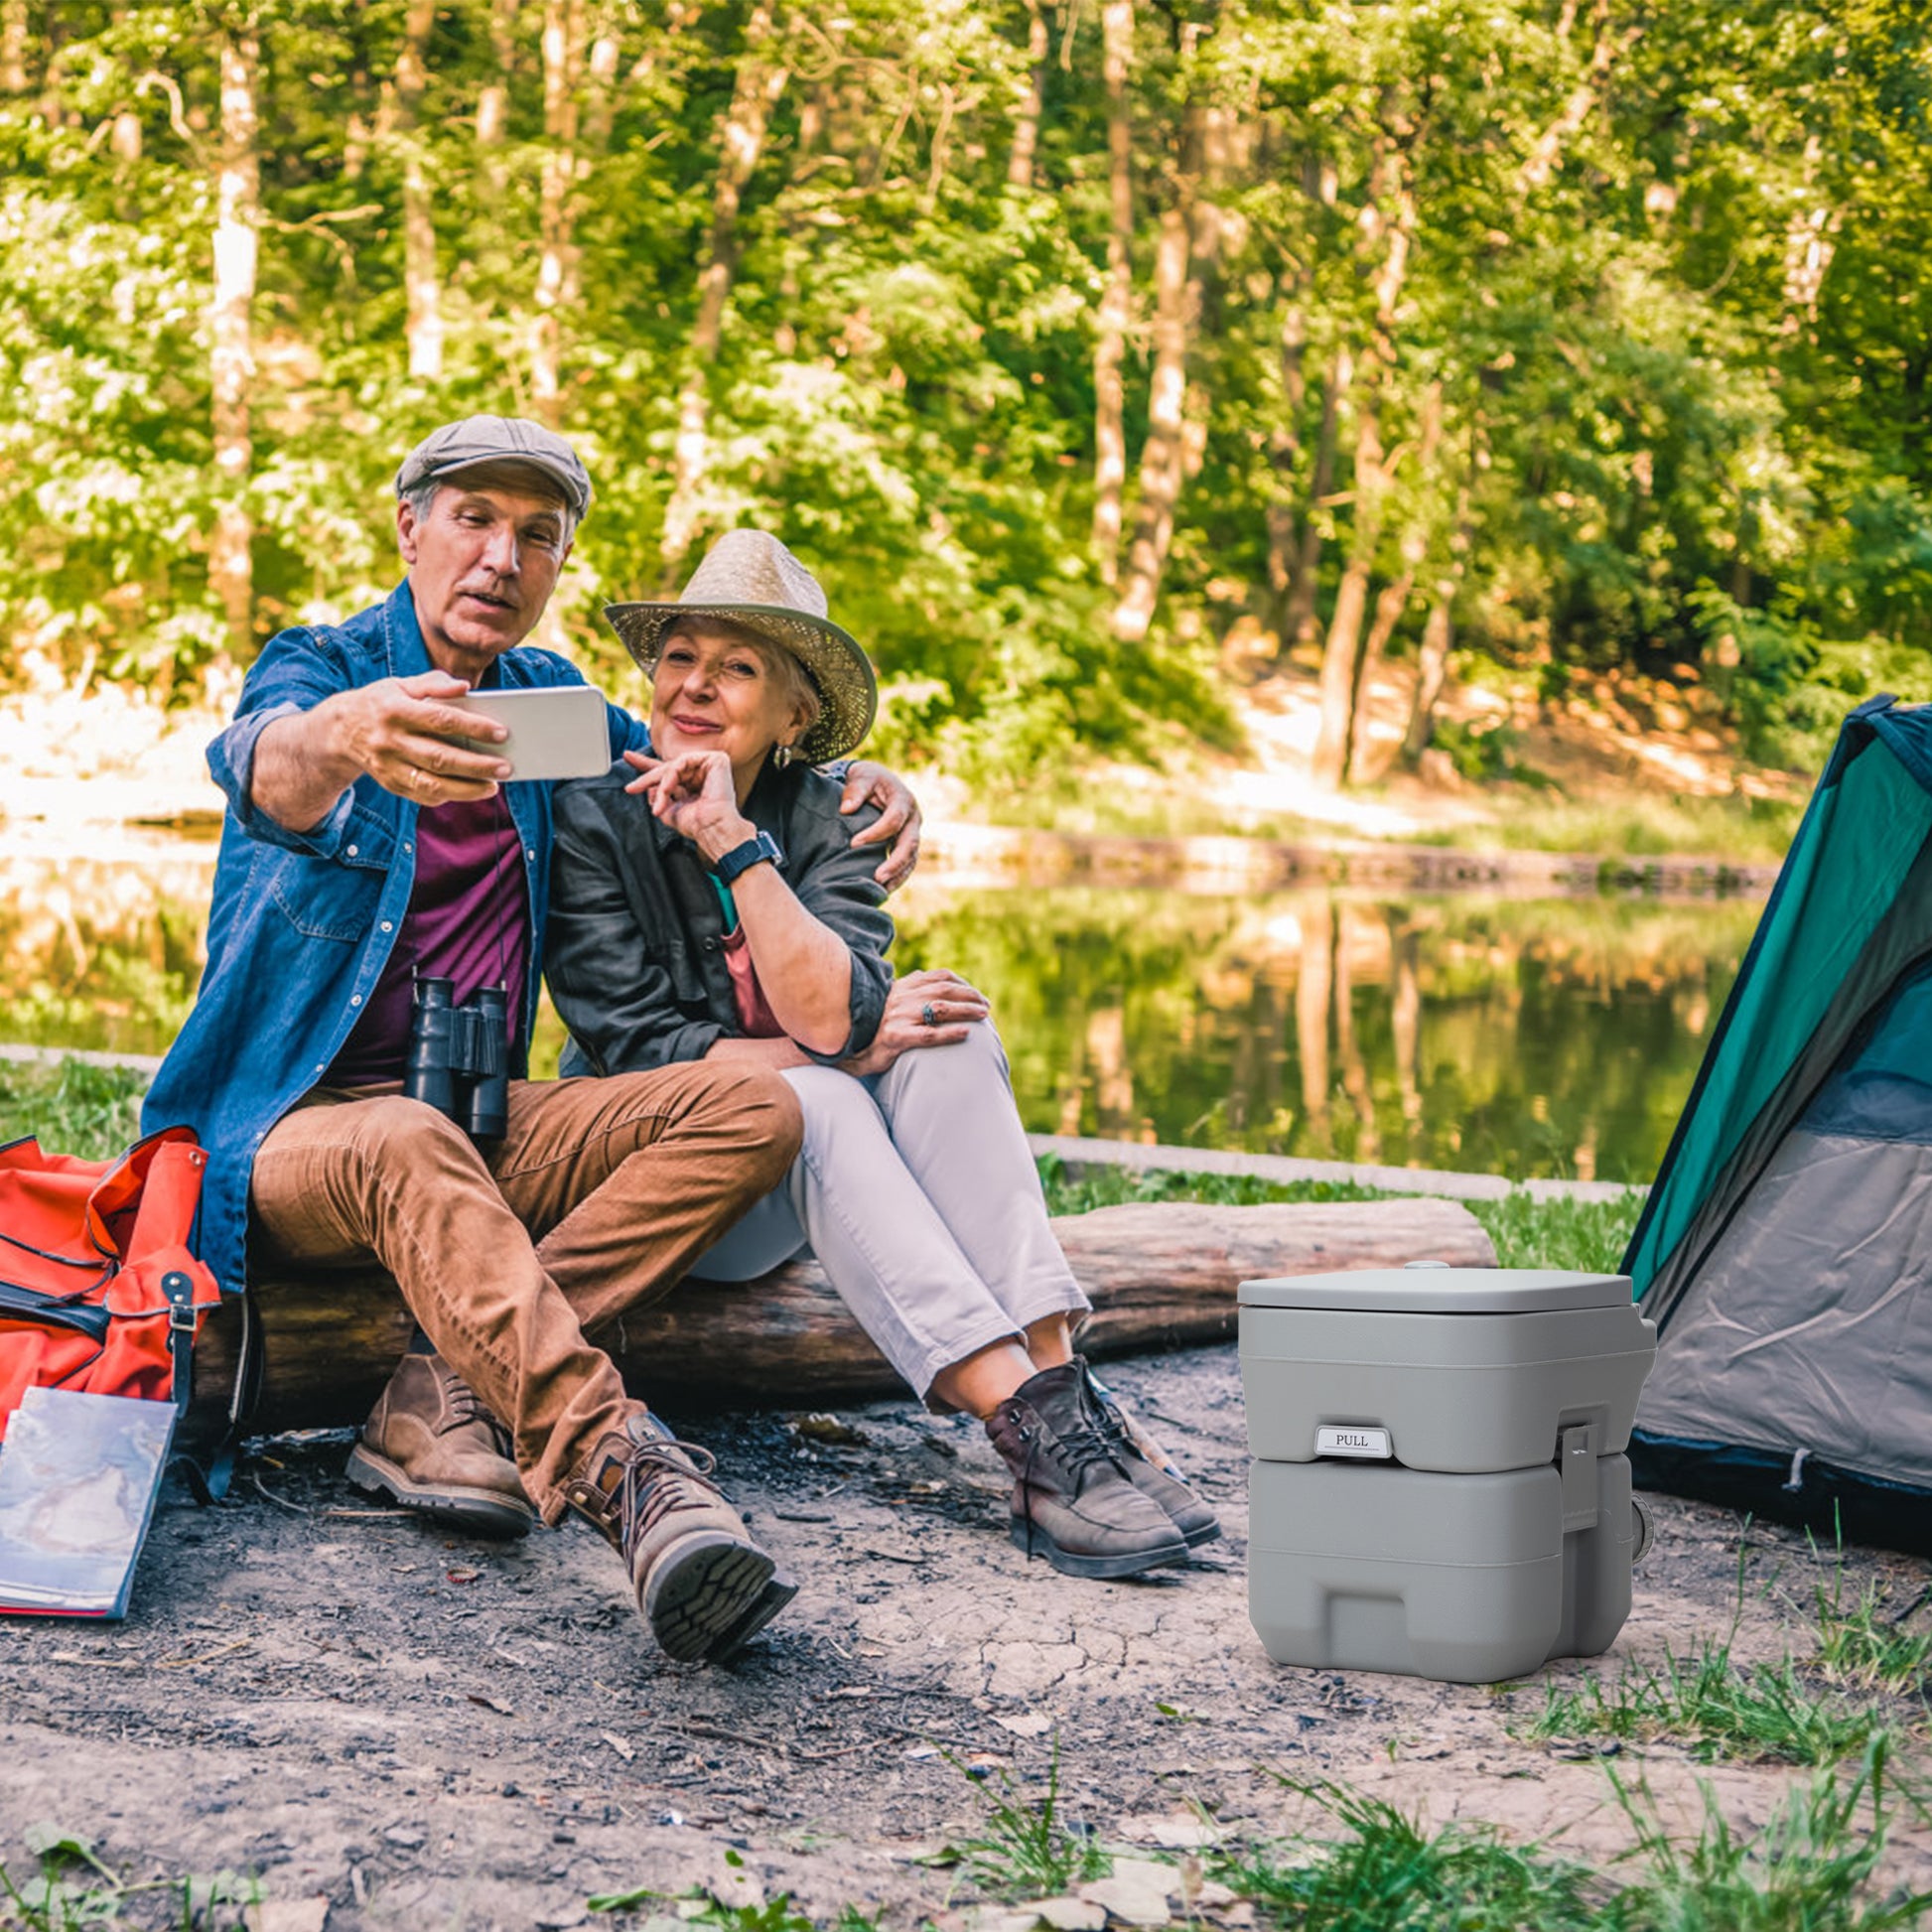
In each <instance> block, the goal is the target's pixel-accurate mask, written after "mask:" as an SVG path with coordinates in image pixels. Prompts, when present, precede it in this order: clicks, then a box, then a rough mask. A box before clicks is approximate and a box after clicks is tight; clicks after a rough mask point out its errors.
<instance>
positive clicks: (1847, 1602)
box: [1812, 1560, 1932, 1698]
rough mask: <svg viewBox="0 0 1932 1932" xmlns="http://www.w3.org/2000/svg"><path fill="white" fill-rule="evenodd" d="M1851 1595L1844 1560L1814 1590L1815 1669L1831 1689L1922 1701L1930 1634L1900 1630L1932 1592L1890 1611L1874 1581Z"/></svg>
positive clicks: (1930, 1654)
mask: <svg viewBox="0 0 1932 1932" xmlns="http://www.w3.org/2000/svg"><path fill="white" fill-rule="evenodd" d="M1847 1592H1848V1587H1847V1584H1846V1580H1845V1566H1844V1563H1843V1561H1842V1560H1841V1561H1840V1563H1839V1564H1838V1565H1836V1566H1835V1567H1834V1569H1833V1571H1832V1577H1831V1581H1830V1582H1829V1583H1821V1584H1818V1585H1816V1586H1814V1588H1813V1603H1812V1610H1813V1615H1814V1616H1815V1618H1816V1619H1817V1623H1818V1649H1817V1652H1816V1655H1815V1656H1814V1657H1813V1659H1812V1667H1813V1668H1814V1669H1815V1670H1817V1671H1818V1672H1819V1673H1820V1674H1821V1675H1822V1676H1824V1677H1826V1678H1828V1679H1830V1680H1831V1681H1832V1682H1833V1683H1837V1684H1851V1685H1857V1686H1859V1687H1861V1688H1863V1689H1866V1690H1878V1691H1889V1692H1892V1693H1894V1694H1904V1695H1910V1696H1915V1697H1920V1698H1923V1697H1924V1695H1925V1690H1926V1672H1927V1664H1928V1661H1932V1632H1928V1631H1924V1630H1907V1629H1905V1628H1903V1627H1902V1626H1903V1625H1904V1624H1905V1622H1906V1620H1907V1619H1908V1618H1910V1617H1911V1616H1913V1615H1914V1614H1915V1613H1916V1612H1917V1611H1918V1610H1919V1609H1921V1608H1922V1607H1923V1606H1924V1604H1925V1601H1926V1598H1927V1595H1928V1591H1926V1590H1923V1589H1922V1590H1920V1591H1919V1592H1918V1594H1917V1595H1916V1596H1914V1597H1913V1598H1912V1599H1911V1600H1910V1601H1909V1602H1907V1603H1906V1604H1905V1605H1904V1607H1903V1608H1902V1609H1894V1608H1893V1607H1892V1604H1891V1599H1890V1595H1889V1592H1888V1591H1887V1590H1886V1589H1885V1588H1884V1587H1883V1586H1882V1585H1880V1584H1878V1583H1877V1582H1875V1581H1871V1580H1867V1581H1866V1582H1865V1584H1864V1585H1863V1587H1862V1588H1860V1589H1859V1590H1857V1591H1856V1592H1853V1593H1851V1594H1848V1593H1847Z"/></svg>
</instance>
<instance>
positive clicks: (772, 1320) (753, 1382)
mask: <svg viewBox="0 0 1932 1932" xmlns="http://www.w3.org/2000/svg"><path fill="white" fill-rule="evenodd" d="M1053 1232H1054V1233H1055V1235H1057V1236H1058V1238H1059V1242H1060V1245H1061V1247H1062V1248H1063V1249H1064V1250H1065V1251H1066V1258H1067V1260H1068V1262H1069V1263H1070V1264H1071V1266H1072V1269H1073V1272H1074V1274H1075V1275H1076V1276H1077V1277H1078V1278H1079V1280H1080V1283H1081V1285H1082V1286H1083V1287H1084V1288H1085V1289H1086V1291H1087V1294H1088V1295H1089V1297H1091V1299H1092V1301H1093V1304H1094V1312H1093V1315H1092V1318H1091V1319H1090V1321H1089V1322H1088V1324H1087V1327H1086V1329H1085V1331H1084V1334H1083V1338H1082V1343H1081V1345H1082V1346H1083V1347H1084V1348H1085V1349H1086V1350H1087V1352H1088V1353H1089V1354H1092V1355H1096V1356H1101V1355H1119V1354H1125V1353H1128V1352H1130V1351H1132V1350H1135V1349H1144V1348H1170V1347H1176V1346H1180V1345H1183V1344H1186V1343H1193V1342H1209V1341H1219V1340H1224V1339H1226V1338H1227V1337H1229V1336H1231V1335H1232V1334H1233V1333H1234V1330H1235V1315H1236V1302H1235V1291H1236V1289H1237V1288H1238V1287H1239V1285H1240V1284H1241V1283H1242V1282H1244V1281H1249V1280H1255V1279H1259V1278H1262V1277H1265V1276H1270V1275H1309V1274H1320V1273H1324V1272H1326V1271H1329V1270H1335V1269H1344V1268H1373V1267H1391V1266H1399V1265H1400V1264H1401V1263H1403V1262H1405V1261H1413V1260H1419V1259H1423V1258H1430V1259H1435V1260H1441V1261H1447V1262H1449V1263H1452V1264H1454V1265H1457V1266H1463V1267H1485V1268H1486V1267H1493V1266H1494V1265H1495V1259H1496V1256H1495V1250H1494V1249H1493V1248H1492V1247H1491V1246H1490V1243H1489V1237H1488V1235H1487V1234H1485V1233H1484V1232H1483V1230H1482V1227H1481V1224H1480V1223H1479V1222H1478V1221H1477V1220H1476V1219H1475V1217H1474V1216H1473V1215H1472V1214H1471V1213H1470V1212H1469V1211H1468V1209H1467V1208H1466V1207H1463V1206H1461V1205H1460V1204H1459V1203H1457V1202H1455V1201H1447V1200H1435V1199H1429V1198H1426V1197H1409V1198H1405V1199H1401V1200H1382V1201H1347V1202H1333V1203H1320V1204H1304V1203H1299V1202H1297V1203H1282V1204H1270V1205H1266V1206H1260V1207H1219V1206H1212V1205H1207V1204H1203V1203H1199V1202H1192V1201H1173V1202H1158V1203H1156V1202H1148V1203H1143V1204H1134V1205H1129V1206H1125V1207H1102V1208H1097V1209H1095V1210H1094V1211H1093V1212H1092V1213H1089V1214H1070V1215H1063V1216H1061V1217H1059V1218H1058V1219H1056V1220H1055V1221H1054V1223H1053ZM256 1298H257V1307H258V1309H259V1311H260V1315H261V1324H262V1336H263V1366H262V1384H261V1393H260V1399H259V1401H258V1403H257V1405H256V1409H255V1412H254V1416H253V1419H252V1422H251V1425H250V1426H251V1427H253V1428H255V1429H258V1430H263V1431H273V1430H281V1429H312V1428H336V1427H341V1426H344V1425H346V1424H352V1423H359V1422H360V1421H361V1419H362V1418H363V1416H365V1415H366V1414H367V1413H368V1410H369V1407H370V1405H371V1404H372V1403H373V1402H374V1400H375V1398H376V1396H377V1395H378V1394H380V1393H381V1389H382V1385H383V1383H384V1382H385V1381H386V1380H387V1379H388V1376H389V1372H390V1370H391V1369H392V1368H393V1367H394V1366H395V1363H396V1360H397V1358H398V1357H399V1356H400V1355H401V1353H402V1351H403V1349H404V1347H405V1346H406V1345H407V1343H408V1340H409V1333H410V1325H411V1324H410V1318H409V1313H408V1311H407V1310H406V1309H405V1308H404V1307H403V1304H402V1299H401V1297H400V1296H399V1295H398V1294H397V1292H396V1286H395V1283H394V1282H393V1281H391V1280H390V1278H389V1277H388V1276H387V1275H386V1274H383V1273H381V1272H379V1271H377V1270H361V1271H357V1272H340V1273H333V1272H332V1273H326V1274H325V1273H315V1274H309V1275H304V1276H301V1277H295V1276H285V1277H282V1278H280V1279H277V1280H273V1281H268V1282H264V1283H260V1284H258V1285H257V1288H256ZM240 1327H241V1324H240V1311H239V1305H238V1304H229V1305H226V1306H224V1307H223V1308H222V1309H221V1310H220V1311H217V1312H216V1313H215V1314H214V1315H212V1316H211V1317H210V1318H209V1320H208V1322H207V1326H206V1328H205V1329H204V1330H203V1334H202V1338H201V1340H200V1341H199V1342H198V1343H197V1345H196V1351H195V1409H196V1412H197V1418H196V1419H197V1421H198V1422H199V1424H200V1425H201V1430H200V1432H199V1433H206V1432H207V1430H208V1429H209V1428H210V1427H212V1426H213V1424H214V1421H215V1418H216V1416H217V1414H218V1412H219V1411H220V1410H221V1409H222V1407H223V1406H224V1404H225V1403H226V1400H227V1395H228V1391H229V1390H230V1388H231V1387H232V1384H233V1379H234V1361H235V1349H236V1346H237V1344H238V1340H239V1336H240ZM598 1339H599V1340H600V1341H601V1342H603V1343H604V1345H605V1346H607V1347H608V1348H610V1350H611V1352H612V1354H613V1355H614V1356H615V1357H616V1359H617V1362H618V1365H619V1366H620V1368H621V1369H622V1371H623V1374H624V1379H625V1381H626V1382H628V1383H629V1384H630V1386H631V1387H632V1388H634V1389H635V1390H636V1392H637V1393H638V1394H639V1395H641V1396H644V1397H645V1398H647V1399H650V1400H654V1401H662V1402H664V1403H665V1405H666V1406H667V1407H669V1408H671V1409H673V1410H674V1411H678V1410H682V1409H683V1408H685V1407H686V1406H697V1405H706V1406H721V1405H736V1406H752V1407H756V1406H759V1405H760V1404H765V1403H777V1404H780V1405H783V1406H785V1407H805V1406H810V1405H813V1404H818V1403H822V1402H830V1401H838V1400H842V1399H852V1398H871V1397H876V1396H886V1395H893V1394H897V1393H898V1392H899V1391H900V1390H901V1389H902V1387H903V1384H902V1383H900V1382H899V1381H898V1378H897V1376H896V1375H895V1374H894V1373H893V1371H892V1370H891V1369H890V1368H889V1367H887V1365H886V1363H885V1361H884V1359H883V1358H882V1357H881V1356H880V1354H879V1353H878V1351H877V1350H876V1349H875V1348H874V1347H873V1345H872V1342H871V1341H870V1340H869V1339H868V1338H867V1336H866V1334H865V1331H864V1330H863V1329H862V1328H860V1326H859V1325H858V1323H857V1322H855V1321H854V1320H853V1319H852V1317H851V1316H850V1315H849V1314H847V1313H846V1311H845V1308H844V1305H843V1304H842V1303H841V1302H840V1301H839V1299H838V1297H837V1295H836V1294H834V1293H833V1291H832V1288H831V1285H830V1284H829V1283H828V1282H827V1281H826V1279H825V1275H824V1272H823V1270H821V1269H820V1268H819V1267H818V1265H817V1264H816V1263H815V1262H789V1263H787V1264H786V1265H785V1266H784V1267H782V1268H779V1269H776V1270H774V1271H773V1272H772V1273H771V1274H769V1275H766V1276H764V1277H762V1278H761V1279H760V1280H759V1281H756V1282H745V1283H739V1284H734V1285H731V1286H728V1287H727V1286H721V1285H718V1284H713V1283H700V1282H687V1283H685V1284H684V1285H683V1286H681V1287H679V1288H677V1289H675V1290H673V1291H672V1292H671V1294H669V1295H668V1296H666V1297H665V1298H664V1299H663V1300H662V1301H659V1302H656V1303H653V1304H652V1305H651V1306H650V1307H648V1308H645V1309H641V1310H634V1311H631V1312H630V1313H629V1314H627V1315H625V1316H624V1318H623V1320H622V1322H621V1324H619V1325H618V1326H617V1327H616V1328H615V1329H614V1330H612V1331H611V1332H608V1333H606V1334H604V1335H601V1336H599V1337H598Z"/></svg>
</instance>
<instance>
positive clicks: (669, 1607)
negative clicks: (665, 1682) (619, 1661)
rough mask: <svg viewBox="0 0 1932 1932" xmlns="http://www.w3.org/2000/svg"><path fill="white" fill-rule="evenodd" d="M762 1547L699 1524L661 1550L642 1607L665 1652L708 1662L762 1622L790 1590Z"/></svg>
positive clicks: (743, 1639) (680, 1660)
mask: <svg viewBox="0 0 1932 1932" xmlns="http://www.w3.org/2000/svg"><path fill="white" fill-rule="evenodd" d="M776 1568H777V1566H776V1565H775V1564H773V1563H772V1561H771V1559H770V1558H769V1557H768V1556H766V1555H765V1553H764V1552H763V1551H762V1550H760V1549H758V1548H757V1547H756V1546H755V1545H753V1544H750V1543H742V1542H740V1541H739V1540H738V1539H737V1538H736V1537H732V1536H728V1535H726V1534H725V1532H724V1531H723V1530H703V1531H700V1532H698V1533H697V1534H696V1535H694V1536H690V1537H687V1538H685V1540H684V1541H683V1542H682V1543H676V1544H673V1545H672V1546H671V1548H670V1549H668V1550H667V1551H665V1553H664V1554H663V1556H661V1557H660V1558H659V1559H658V1560H657V1562H656V1563H655V1564H653V1565H652V1566H651V1572H650V1576H649V1578H648V1580H647V1581H646V1583H645V1585H644V1589H643V1600H642V1603H641V1606H640V1607H641V1608H642V1610H643V1612H644V1621H645V1622H646V1623H648V1624H649V1625H650V1633H651V1635H652V1636H654V1637H655V1638H656V1639H657V1642H658V1647H659V1648H660V1649H661V1650H662V1651H663V1652H664V1654H665V1656H667V1657H670V1658H674V1659H675V1660H676V1661H677V1662H678V1663H681V1664H693V1663H697V1662H699V1661H700V1660H703V1661H704V1662H707V1663H715V1662H717V1661H719V1660H720V1659H722V1658H724V1657H728V1656H730V1655H731V1653H732V1652H733V1651H735V1650H737V1649H739V1648H740V1647H742V1646H743V1645H744V1644H745V1643H746V1642H747V1641H748V1640H749V1639H750V1638H752V1637H753V1636H755V1635H757V1633H758V1632H759V1630H761V1629H763V1628H764V1626H765V1625H766V1624H767V1623H769V1622H770V1621H771V1619H772V1618H773V1617H774V1616H776V1615H777V1614H778V1612H779V1611H780V1610H781V1609H783V1608H784V1606H785V1605H786V1604H787V1603H789V1602H790V1601H791V1599H792V1597H793V1596H794V1595H795V1594H796V1593H797V1586H796V1585H794V1584H790V1583H787V1582H785V1581H784V1580H783V1579H781V1578H779V1577H778V1576H777V1575H776V1574H775V1573H776Z"/></svg>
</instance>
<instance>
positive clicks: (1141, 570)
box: [1113, 107, 1226, 644]
mask: <svg viewBox="0 0 1932 1932" xmlns="http://www.w3.org/2000/svg"><path fill="white" fill-rule="evenodd" d="M1225 136H1226V129H1225V123H1224V122H1223V121H1222V119H1221V117H1220V116H1219V115H1218V114H1215V115H1212V116H1210V115H1208V114H1207V113H1205V112H1204V111H1203V110H1201V109H1200V108H1198V107H1190V108H1189V109H1188V111H1187V114H1186V116H1185V120H1184V131H1183V134H1182V137H1181V143H1180V157H1179V165H1178V167H1177V168H1176V170H1175V173H1174V205H1173V207H1171V208H1169V209H1168V210H1167V211H1166V212H1165V213H1164V214H1163V215H1162V217H1161V239H1160V245H1159V247H1158V249H1157V250H1156V253H1155V259H1154V297H1155V308H1154V379H1153V384H1152V389H1151V393H1150V395H1149V398H1148V425H1147V442H1146V444H1145V445H1144V446H1143V448H1142V451H1141V490H1140V501H1139V503H1138V504H1137V506H1136V510H1135V518H1134V541H1133V544H1132V546H1131V547H1130V549H1129V551H1128V557H1127V580H1126V584H1125V587H1124V588H1123V590H1122V592H1121V596H1120V601H1119V603H1118V604H1117V605H1116V606H1115V608H1114V622H1113V630H1114V635H1115V637H1116V638H1117V639H1119V641H1120V642H1122V643H1124V644H1137V643H1139V642H1140V641H1141V640H1142V639H1143V638H1144V637H1145V636H1146V635H1147V633H1148V626H1149V625H1150V624H1151V623H1152V622H1153V621H1154V607H1155V603H1156V601H1157V600H1158V598H1159V597H1160V593H1161V579H1162V577H1163V575H1164V574H1165V573H1166V571H1167V567H1168V553H1169V550H1170V549H1171V547H1172V546H1173V525H1174V512H1175V510H1176V509H1177V508H1178V506H1179V502H1180V492H1181V488H1182V485H1183V483H1184V482H1185V479H1186V477H1187V475H1188V474H1189V468H1190V465H1189V458H1190V455H1192V456H1193V457H1194V459H1195V461H1194V464H1193V466H1192V467H1194V468H1198V450H1197V447H1195V446H1197V442H1198V436H1197V432H1198V430H1199V429H1200V428H1201V427H1202V426H1201V425H1198V424H1190V423H1189V421H1188V409H1187V405H1188V398H1189V393H1190V392H1189V389H1188V385H1187V345H1188V341H1189V338H1190V337H1191V336H1192V335H1193V333H1194V331H1195V330H1196V329H1197V328H1198V326H1199V322H1200V312H1201V299H1202V286H1203V278H1204V276H1205V272H1206V270H1207V268H1208V266H1209V265H1210V264H1211V263H1213V262H1214V261H1215V260H1216V259H1217V258H1218V256H1219V253H1220V241H1221V222H1220V209H1219V208H1218V207H1216V206H1215V205H1214V203H1213V201H1212V200H1211V193H1212V190H1213V187H1214V185H1215V183H1216V182H1217V180H1218V177H1219V174H1220V167H1221V163H1222V160H1223V158H1224V156H1225V151H1226V138H1225ZM1204 184H1205V186H1206V188H1207V190H1208V193H1207V194H1203V193H1202V188H1203V185H1204ZM1194 400H1195V403H1196V406H1197V410H1198V413H1200V414H1202V415H1204V414H1205V411H1204V409H1200V408H1199V401H1200V399H1199V396H1198V394H1197V393H1196V394H1195V396H1194Z"/></svg>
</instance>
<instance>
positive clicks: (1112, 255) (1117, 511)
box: [1092, 0, 1134, 584]
mask: <svg viewBox="0 0 1932 1932" xmlns="http://www.w3.org/2000/svg"><path fill="white" fill-rule="evenodd" d="M1100 26H1101V37H1102V42H1103V47H1104V54H1103V62H1102V65H1103V70H1104V72H1105V75H1106V81H1107V180H1108V187H1109V191H1110V202H1111V206H1112V209H1113V220H1112V224H1111V225H1110V226H1109V228H1108V230H1107V283H1106V287H1105V289H1104V290H1103V291H1102V294H1101V297H1100V314H1099V316H1098V317H1097V319H1096V322H1095V340H1094V346H1093V395H1094V408H1093V537H1092V546H1093V560H1094V565H1095V568H1096V569H1097V570H1098V572H1099V575H1100V581H1101V582H1102V583H1103V584H1111V583H1113V582H1114V581H1115V579H1116V578H1117V577H1118V576H1119V574H1120V529H1121V492H1122V491H1123V490H1124V489H1125V488H1126V486H1127V433H1126V430H1125V428H1124V427H1123V417H1124V415H1125V408H1126V389H1125V384H1124V382H1123V380H1122V376H1121V364H1122V362H1123V361H1124V360H1125V359H1126V355H1127V325H1128V323H1129V322H1130V321H1131V320H1132V318H1133V307H1134V257H1133V244H1134V130H1133V126H1132V123H1131V121H1130V119H1129V117H1128V111H1127V78H1128V74H1129V72H1130V71H1131V69H1132V67H1133V61H1134V0H1102V4H1101V9H1100Z"/></svg>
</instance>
